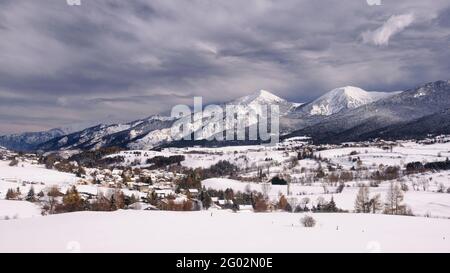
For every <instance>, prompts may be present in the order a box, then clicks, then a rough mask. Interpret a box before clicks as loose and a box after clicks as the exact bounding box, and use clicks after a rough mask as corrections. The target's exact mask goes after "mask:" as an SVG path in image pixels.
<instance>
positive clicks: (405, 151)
mask: <svg viewBox="0 0 450 273" xmlns="http://www.w3.org/2000/svg"><path fill="white" fill-rule="evenodd" d="M351 152H356V154H355V155H353V157H359V158H360V159H361V161H362V163H363V164H365V165H366V166H372V165H374V166H378V165H380V164H383V165H398V166H402V165H404V164H407V163H409V162H414V161H419V162H433V161H443V160H445V158H446V157H450V143H436V144H430V145H422V144H417V143H415V142H405V143H402V144H401V146H400V147H397V146H395V147H393V148H392V151H390V150H383V149H381V148H377V147H351V148H338V149H329V150H325V151H321V152H319V154H320V156H321V157H322V158H328V159H330V160H331V161H332V162H333V163H336V164H340V165H342V166H345V167H348V166H350V167H351V166H352V165H353V163H351V162H350V161H349V160H348V158H349V155H350V153H351Z"/></svg>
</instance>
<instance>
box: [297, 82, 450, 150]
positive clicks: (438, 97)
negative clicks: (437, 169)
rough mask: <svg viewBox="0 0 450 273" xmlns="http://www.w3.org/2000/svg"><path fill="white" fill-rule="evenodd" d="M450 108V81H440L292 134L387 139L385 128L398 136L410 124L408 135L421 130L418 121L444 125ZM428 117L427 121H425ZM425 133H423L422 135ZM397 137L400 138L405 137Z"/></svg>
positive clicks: (341, 139)
mask: <svg viewBox="0 0 450 273" xmlns="http://www.w3.org/2000/svg"><path fill="white" fill-rule="evenodd" d="M449 108H450V81H436V82H431V83H427V84H424V85H421V86H419V87H416V88H413V89H409V90H406V91H404V92H402V93H397V94H395V95H393V96H389V97H386V98H383V99H380V100H377V101H375V102H372V103H369V104H366V105H363V106H360V107H358V108H355V109H351V110H347V111H342V112H339V113H337V114H334V115H331V116H327V117H326V118H324V119H323V120H321V122H320V123H316V124H313V125H310V126H307V127H304V128H302V129H300V130H298V131H296V132H294V133H292V134H290V135H291V136H297V135H302V136H304V135H308V136H311V137H312V138H313V139H314V140H316V141H318V142H344V141H356V140H365V139H370V138H376V137H384V136H385V135H384V134H383V132H385V131H386V130H383V128H387V129H389V130H388V131H389V132H390V133H389V134H390V135H395V134H394V131H396V130H397V128H400V127H401V126H405V125H408V130H405V132H406V131H407V132H408V134H409V135H413V134H414V132H413V131H414V130H419V129H420V128H418V127H416V126H412V125H411V124H410V123H411V122H413V121H415V120H418V121H421V122H426V121H427V120H428V121H431V120H433V121H434V122H435V120H441V122H442V118H444V119H445V118H446V116H445V115H442V113H445V111H446V110H447V109H449ZM433 115H439V116H440V117H441V119H433ZM424 117H427V118H426V119H425V120H421V118H424ZM447 119H450V117H448V118H447ZM434 124H436V123H434ZM436 126H437V128H435V130H433V133H440V131H442V133H445V132H444V131H443V130H444V129H445V128H440V127H439V126H438V125H437V124H436ZM422 127H423V126H422ZM441 129H442V130H441ZM420 130H421V129H420ZM423 133H424V132H423V130H421V134H423ZM430 133H431V131H430ZM396 137H398V138H400V137H401V135H396Z"/></svg>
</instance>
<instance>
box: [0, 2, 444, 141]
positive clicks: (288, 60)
mask: <svg viewBox="0 0 450 273" xmlns="http://www.w3.org/2000/svg"><path fill="white" fill-rule="evenodd" d="M0 5H1V8H0V37H1V40H0V100H1V101H0V107H1V108H0V116H1V118H0V121H1V123H0V132H12V131H21V130H37V129H48V128H51V127H56V126H64V125H66V124H68V123H72V122H86V121H90V122H95V121H97V122H109V121H128V120H133V119H138V118H142V117H145V116H148V115H150V114H154V113H158V112H163V111H167V110H168V109H170V107H171V106H173V105H175V104H178V103H189V104H190V103H192V97H193V96H194V95H198V96H203V97H204V101H205V102H220V101H226V100H230V99H233V98H235V97H238V96H243V95H246V94H248V93H250V92H254V91H256V90H258V89H268V90H272V91H273V92H274V93H276V94H278V95H280V96H283V97H285V98H288V99H290V100H295V101H300V102H302V101H308V100H311V99H313V98H315V97H317V96H319V95H321V94H323V93H324V92H326V91H328V90H329V89H332V88H335V87H339V86H343V85H356V86H360V87H362V88H365V89H369V90H401V89H405V88H410V87H413V86H414V85H416V84H420V83H423V82H427V81H433V80H438V79H447V78H448V75H450V73H449V72H450V67H449V64H448V63H449V62H448V60H449V58H450V53H449V51H450V50H449V44H450V43H449V37H450V31H449V28H450V23H449V20H448V18H449V10H450V4H449V3H448V1H445V0H441V1H433V2H429V1H422V0H415V1H393V0H391V1H388V0H384V1H383V5H382V6H369V5H367V3H366V1H364V0H353V1H331V0H324V1H307V0H303V1H300V0H285V1H271V0H249V1H238V0H230V1H205V0H194V1H171V0H156V1H149V0H136V1H121V0H95V1H93V0H91V1H88V0H82V5H81V6H68V5H66V3H65V0H41V1H27V0H14V1H10V0H8V1H6V0H3V1H0ZM409 16H410V17H411V18H413V19H412V21H411V22H407V24H403V25H402V26H401V27H397V24H398V22H399V20H400V21H401V20H402V18H403V19H404V18H409ZM382 30H383V31H382ZM385 33H388V34H389V35H388V36H382V35H384V34H385ZM374 41H375V42H374ZM55 116H57V118H55ZM31 117H33V118H31Z"/></svg>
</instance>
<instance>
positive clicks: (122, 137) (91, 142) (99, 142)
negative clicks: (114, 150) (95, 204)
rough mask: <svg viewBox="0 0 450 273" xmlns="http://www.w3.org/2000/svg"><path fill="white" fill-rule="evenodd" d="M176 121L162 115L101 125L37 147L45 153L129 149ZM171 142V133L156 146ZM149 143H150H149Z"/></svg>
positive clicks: (60, 137) (57, 138) (54, 139)
mask: <svg viewBox="0 0 450 273" xmlns="http://www.w3.org/2000/svg"><path fill="white" fill-rule="evenodd" d="M173 122H174V119H172V118H170V117H164V116H160V115H154V116H150V117H148V118H145V119H141V120H136V121H132V122H129V123H125V124H111V125H105V124H100V125H97V126H94V127H90V128H87V129H84V130H82V131H79V132H75V133H72V134H68V135H64V136H59V137H56V138H53V139H51V140H49V141H47V142H45V143H42V144H40V145H38V146H37V149H39V150H44V151H54V150H71V149H83V150H85V149H98V148H101V147H110V146H119V147H124V148H125V147H128V145H131V144H133V143H135V142H137V143H139V142H141V141H142V140H141V139H145V138H146V137H147V138H148V135H149V134H151V133H152V132H156V131H157V130H161V129H167V128H170V127H171V126H172V124H173ZM166 139H167V140H168V141H170V131H169V132H166V134H165V136H164V137H160V139H158V141H155V142H156V143H155V144H158V143H159V142H162V141H164V140H166ZM147 143H148V142H147Z"/></svg>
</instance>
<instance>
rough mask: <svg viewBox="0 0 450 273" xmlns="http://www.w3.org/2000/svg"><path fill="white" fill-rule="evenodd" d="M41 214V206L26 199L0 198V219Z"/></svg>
mask: <svg viewBox="0 0 450 273" xmlns="http://www.w3.org/2000/svg"><path fill="white" fill-rule="evenodd" d="M39 216H41V208H40V207H38V206H36V205H35V204H33V203H30V202H26V201H13V200H0V219H5V217H6V218H9V219H16V218H29V217H39Z"/></svg>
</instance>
